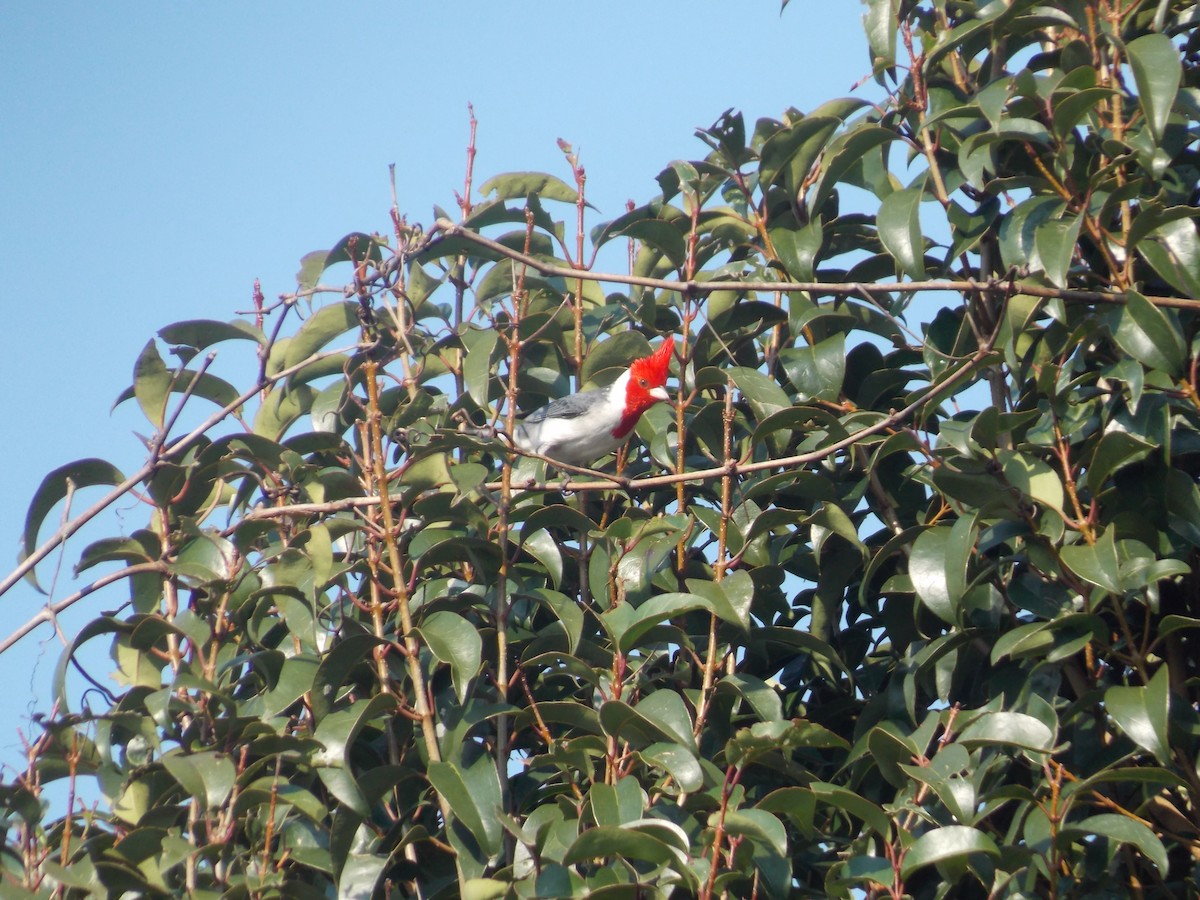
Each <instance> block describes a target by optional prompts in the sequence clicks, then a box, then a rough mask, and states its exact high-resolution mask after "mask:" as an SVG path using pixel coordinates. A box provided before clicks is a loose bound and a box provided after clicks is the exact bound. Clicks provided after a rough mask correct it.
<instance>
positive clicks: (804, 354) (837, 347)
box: [779, 334, 846, 403]
mask: <svg viewBox="0 0 1200 900" xmlns="http://www.w3.org/2000/svg"><path fill="white" fill-rule="evenodd" d="M779 362H780V364H781V365H782V366H783V370H784V372H786V373H787V377H788V380H789V381H790V382H791V383H792V386H793V387H795V388H796V395H797V396H796V399H797V402H799V403H808V402H810V401H812V400H826V401H829V402H831V403H832V402H836V401H837V399H838V397H839V396H840V395H841V392H842V383H843V381H844V380H845V377H846V338H845V336H843V335H840V334H837V335H834V336H833V337H829V338H826V339H825V340H823V341H820V342H818V343H817V344H815V345H813V346H809V347H787V348H785V349H783V350H781V351H780V353H779Z"/></svg>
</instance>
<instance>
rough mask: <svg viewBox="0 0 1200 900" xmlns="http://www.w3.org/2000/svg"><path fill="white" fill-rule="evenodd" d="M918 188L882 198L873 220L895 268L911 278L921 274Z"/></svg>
mask: <svg viewBox="0 0 1200 900" xmlns="http://www.w3.org/2000/svg"><path fill="white" fill-rule="evenodd" d="M921 196H922V191H920V190H918V189H916V188H906V189H904V190H902V191H894V192H893V193H891V194H889V195H888V196H886V197H884V198H883V202H882V203H881V204H880V205H879V212H878V214H877V215H876V217H875V221H876V223H877V225H878V228H879V239H880V240H881V241H882V242H883V247H884V249H885V250H887V252H888V253H890V254H891V255H892V258H893V259H894V260H895V261H896V270H897V272H898V273H899V274H901V275H907V276H908V277H909V278H911V279H913V280H914V281H920V280H921V279H923V278H924V277H925V238H924V233H923V232H922V230H921V216H920V212H921Z"/></svg>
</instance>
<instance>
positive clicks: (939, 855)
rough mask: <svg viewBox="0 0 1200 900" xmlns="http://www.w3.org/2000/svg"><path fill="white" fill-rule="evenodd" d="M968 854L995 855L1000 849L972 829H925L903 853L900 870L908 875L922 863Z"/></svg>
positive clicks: (943, 860)
mask: <svg viewBox="0 0 1200 900" xmlns="http://www.w3.org/2000/svg"><path fill="white" fill-rule="evenodd" d="M972 853H986V854H987V855H988V856H997V857H998V856H999V855H1000V848H999V847H997V846H996V842H995V841H994V840H992V839H991V838H990V837H988V836H987V835H986V834H984V833H983V832H982V831H979V830H978V829H976V828H970V827H968V826H966V825H946V826H944V827H942V828H935V829H934V830H933V831H927V832H926V833H925V834H923V835H921V836H920V837H919V838H917V840H916V841H915V842H913V844H912V845H911V846H910V847H909V848H908V852H907V853H906V854H905V856H904V866H903V868H902V870H901V872H902V874H903V876H904V877H905V878H908V877H909V876H910V875H911V874H912V873H913V872H915V871H917V870H918V869H920V868H923V867H924V866H928V865H932V864H934V863H944V862H948V861H950V860H956V859H963V860H965V858H966V857H969V856H970V855H971V854H972Z"/></svg>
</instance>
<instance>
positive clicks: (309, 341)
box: [269, 300, 359, 373]
mask: <svg viewBox="0 0 1200 900" xmlns="http://www.w3.org/2000/svg"><path fill="white" fill-rule="evenodd" d="M358 310H359V305H358V303H356V302H354V301H353V300H343V301H341V302H340V303H331V304H329V306H323V307H321V308H320V309H319V310H317V311H316V312H315V313H314V314H313V315H312V317H311V318H309V320H308V321H307V322H305V323H304V324H303V325H301V326H300V330H299V331H297V332H296V334H295V335H294V336H293V337H292V339H291V340H290V341H288V342H287V344H286V346H284V348H283V349H284V352H283V358H282V359H281V360H279V363H280V364H279V368H278V369H275V370H273V371H282V370H283V369H287V368H290V367H291V366H294V365H296V364H297V363H300V362H303V361H304V360H306V359H308V358H309V357H310V356H312V355H313V354H314V353H316V352H317V351H319V350H320V349H321V348H322V347H324V346H325V345H326V344H328V343H329V342H330V341H332V340H333V339H334V338H336V337H338V336H339V335H343V334H345V333H346V332H347V331H349V330H351V329H352V328H357V327H359V320H358ZM279 347H280V345H279V344H277V345H276V349H279ZM277 357H278V354H277V353H274V352H273V353H272V354H271V359H272V360H273V361H274V360H275V359H276V358H277ZM270 371H271V370H270V368H269V373H270Z"/></svg>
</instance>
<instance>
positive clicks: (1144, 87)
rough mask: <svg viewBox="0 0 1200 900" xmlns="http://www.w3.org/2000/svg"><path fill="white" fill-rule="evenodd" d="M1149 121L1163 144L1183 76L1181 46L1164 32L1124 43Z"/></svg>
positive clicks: (1156, 140)
mask: <svg viewBox="0 0 1200 900" xmlns="http://www.w3.org/2000/svg"><path fill="white" fill-rule="evenodd" d="M1125 50H1126V52H1127V53H1128V54H1129V64H1130V67H1131V68H1132V69H1133V79H1134V81H1135V82H1136V83H1137V89H1138V100H1139V102H1140V103H1141V105H1142V112H1143V113H1145V116H1146V125H1147V127H1148V128H1149V129H1150V133H1151V134H1152V135H1153V136H1154V142H1155V143H1156V144H1161V143H1162V139H1163V132H1164V131H1166V128H1167V118H1168V116H1170V115H1171V107H1172V106H1174V104H1175V95H1176V93H1177V92H1178V91H1179V82H1180V79H1181V78H1182V63H1181V61H1180V59H1179V50H1178V49H1177V48H1176V47H1175V44H1174V43H1172V41H1171V39H1170V38H1169V37H1167V36H1166V35H1165V34H1144V35H1142V36H1141V37H1138V38H1134V39H1133V40H1132V41H1130V42H1129V43H1128V44H1126V45H1125Z"/></svg>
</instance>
